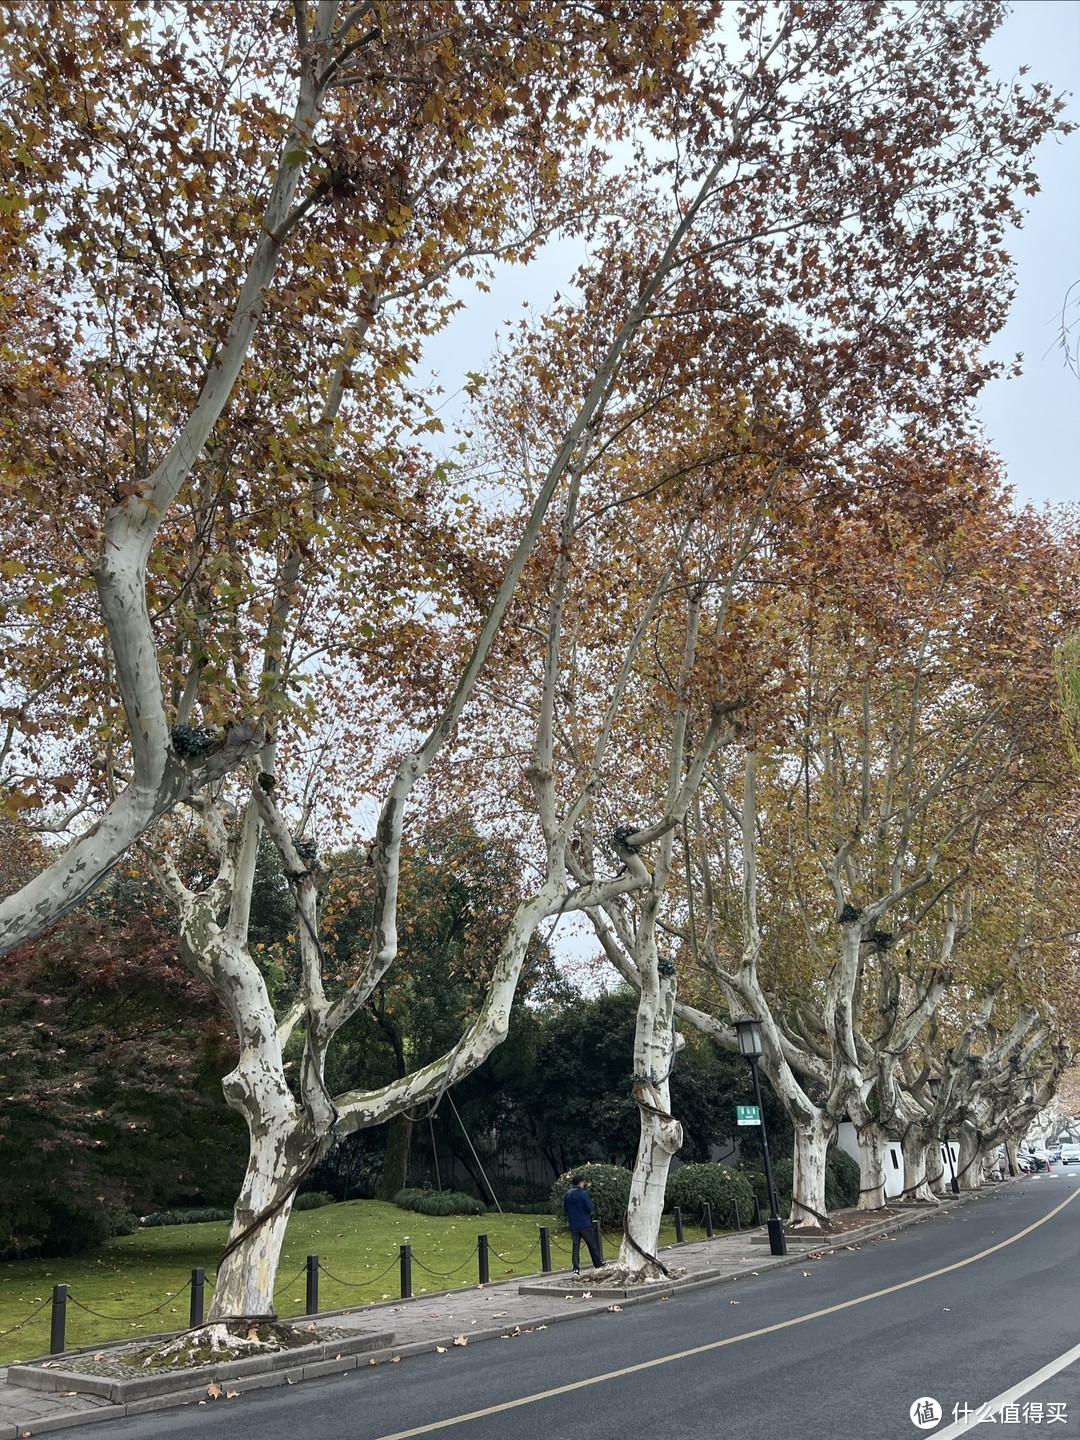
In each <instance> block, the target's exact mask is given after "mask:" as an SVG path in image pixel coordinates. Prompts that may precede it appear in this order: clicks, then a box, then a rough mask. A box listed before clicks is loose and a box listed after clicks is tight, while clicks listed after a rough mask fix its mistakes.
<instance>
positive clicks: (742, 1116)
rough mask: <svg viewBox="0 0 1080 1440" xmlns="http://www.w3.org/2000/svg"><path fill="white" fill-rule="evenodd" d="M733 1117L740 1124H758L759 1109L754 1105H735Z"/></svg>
mask: <svg viewBox="0 0 1080 1440" xmlns="http://www.w3.org/2000/svg"><path fill="white" fill-rule="evenodd" d="M735 1119H736V1120H737V1121H738V1123H739V1124H740V1125H760V1124H761V1111H760V1110H759V1109H758V1107H757V1106H756V1105H736V1106H735Z"/></svg>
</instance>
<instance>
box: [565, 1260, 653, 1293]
mask: <svg viewBox="0 0 1080 1440" xmlns="http://www.w3.org/2000/svg"><path fill="white" fill-rule="evenodd" d="M581 1278H582V1280H583V1281H585V1280H586V1279H587V1280H588V1283H589V1284H590V1285H601V1286H604V1287H605V1288H606V1287H608V1286H614V1287H615V1288H616V1289H625V1290H629V1289H632V1288H633V1287H634V1286H635V1285H656V1284H659V1283H661V1282H662V1281H664V1280H667V1279H669V1278H670V1277H669V1276H668V1275H665V1274H664V1272H663V1271H662V1270H661V1269H660V1268H659V1266H657V1265H653V1264H652V1263H646V1264H645V1265H643V1266H642V1268H641V1269H640V1270H637V1269H634V1270H632V1269H630V1267H629V1266H627V1265H601V1266H600V1267H599V1268H598V1269H596V1270H590V1271H589V1272H588V1275H587V1276H584V1275H583V1276H582V1277H581Z"/></svg>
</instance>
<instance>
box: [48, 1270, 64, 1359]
mask: <svg viewBox="0 0 1080 1440" xmlns="http://www.w3.org/2000/svg"><path fill="white" fill-rule="evenodd" d="M67 1296H68V1287H67V1286H66V1285H54V1286H53V1287H52V1330H51V1332H50V1337H49V1354H50V1355H60V1354H62V1353H63V1352H64V1351H65V1350H66V1349H67V1343H66V1340H65V1336H64V1332H65V1331H66V1329H67Z"/></svg>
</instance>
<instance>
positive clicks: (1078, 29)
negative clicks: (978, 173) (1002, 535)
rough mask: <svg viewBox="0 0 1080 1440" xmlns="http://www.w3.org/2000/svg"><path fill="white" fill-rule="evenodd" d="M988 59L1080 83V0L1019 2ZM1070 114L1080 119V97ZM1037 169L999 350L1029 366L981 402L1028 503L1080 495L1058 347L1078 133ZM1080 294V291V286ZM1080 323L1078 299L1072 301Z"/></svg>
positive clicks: (993, 439) (1068, 279)
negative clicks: (1038, 187) (1019, 355)
mask: <svg viewBox="0 0 1080 1440" xmlns="http://www.w3.org/2000/svg"><path fill="white" fill-rule="evenodd" d="M987 58H988V59H989V60H990V62H991V64H992V65H993V66H994V68H995V70H996V71H997V72H998V73H999V74H1000V75H1002V76H1003V77H1009V76H1012V75H1014V74H1015V73H1016V70H1017V68H1018V67H1019V66H1021V65H1029V66H1030V67H1031V70H1030V75H1029V77H1028V78H1030V79H1039V80H1046V81H1047V82H1048V83H1049V84H1051V85H1052V86H1053V87H1054V89H1055V90H1058V91H1066V90H1071V91H1080V0H1017V3H1016V4H1015V5H1014V6H1013V10H1012V14H1011V15H1010V17H1009V19H1008V20H1007V21H1006V23H1005V25H1004V26H1003V27H1002V29H1001V30H1000V31H999V32H998V34H997V35H996V36H995V37H994V40H993V42H992V44H991V47H990V49H989V51H988V54H987ZM1068 114H1069V116H1070V118H1071V119H1072V120H1073V121H1074V122H1076V123H1080V102H1078V101H1077V100H1076V99H1075V98H1074V99H1072V100H1071V101H1070V104H1069V109H1068ZM1037 169H1038V172H1039V177H1040V181H1041V183H1042V193H1041V194H1039V195H1036V196H1035V197H1034V198H1033V199H1032V200H1031V202H1030V211H1029V215H1028V219H1027V223H1026V224H1025V226H1024V229H1023V230H1022V231H1020V232H1019V234H1016V235H1014V236H1013V238H1012V243H1011V246H1010V248H1011V250H1012V253H1013V255H1014V256H1015V257H1016V260H1017V282H1018V283H1017V295H1016V301H1015V304H1014V306H1013V310H1012V314H1011V316H1010V319H1009V323H1008V325H1007V326H1006V327H1005V329H1004V330H1003V331H1002V333H1001V335H1000V336H999V337H998V339H997V342H996V343H995V345H994V346H993V350H992V353H993V354H994V355H996V356H999V357H1002V358H1006V357H1008V358H1011V356H1012V355H1014V354H1015V353H1016V352H1017V351H1018V350H1019V351H1022V352H1023V354H1024V374H1023V375H1022V376H1021V377H1020V378H1019V379H1017V380H1000V381H995V382H994V383H993V384H992V385H990V386H988V387H987V389H986V390H985V391H984V392H983V395H982V397H981V403H980V406H979V410H980V413H981V416H982V420H983V424H984V426H985V429H986V435H987V439H988V440H989V442H990V444H991V445H992V446H993V448H994V449H995V450H997V451H998V452H999V454H1000V455H1001V456H1002V457H1003V458H1004V460H1005V463H1006V467H1007V470H1008V475H1009V479H1010V481H1011V482H1012V484H1013V485H1014V486H1015V487H1016V492H1017V499H1018V500H1020V501H1027V500H1032V501H1036V502H1038V501H1042V500H1053V501H1060V500H1076V501H1080V379H1077V377H1076V376H1075V375H1073V374H1072V373H1071V372H1070V371H1069V370H1067V369H1066V367H1065V365H1064V363H1063V357H1062V354H1061V351H1060V349H1059V348H1058V345H1057V338H1058V331H1059V329H1060V325H1061V313H1062V306H1063V305H1064V303H1065V297H1066V294H1067V292H1068V289H1069V286H1070V285H1072V284H1073V283H1074V282H1076V281H1080V131H1077V132H1076V133H1075V134H1073V135H1070V136H1068V138H1067V139H1065V140H1052V141H1048V142H1046V143H1045V144H1044V145H1043V146H1042V149H1041V150H1040V152H1039V156H1038V160H1037ZM1078 293H1080V292H1078ZM1072 315H1073V318H1074V319H1075V320H1076V321H1077V322H1078V323H1080V303H1077V302H1076V297H1075V295H1074V305H1073V309H1072Z"/></svg>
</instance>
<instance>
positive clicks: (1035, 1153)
mask: <svg viewBox="0 0 1080 1440" xmlns="http://www.w3.org/2000/svg"><path fill="white" fill-rule="evenodd" d="M1016 1163H1017V1165H1019V1167H1020V1169H1021V1170H1023V1171H1024V1172H1025V1173H1026V1174H1029V1175H1030V1174H1032V1173H1033V1172H1035V1171H1037V1170H1048V1169H1049V1168H1050V1162H1049V1160H1047V1158H1046V1151H1045V1150H1018V1151H1017V1152H1016Z"/></svg>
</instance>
